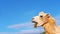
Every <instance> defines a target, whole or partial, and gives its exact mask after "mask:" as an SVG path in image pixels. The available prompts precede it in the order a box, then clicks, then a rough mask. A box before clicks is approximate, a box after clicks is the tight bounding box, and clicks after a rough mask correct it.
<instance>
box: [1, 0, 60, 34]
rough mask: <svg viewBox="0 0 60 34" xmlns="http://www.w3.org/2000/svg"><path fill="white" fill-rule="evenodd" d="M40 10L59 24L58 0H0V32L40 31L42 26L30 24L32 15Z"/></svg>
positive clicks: (4, 33)
mask: <svg viewBox="0 0 60 34" xmlns="http://www.w3.org/2000/svg"><path fill="white" fill-rule="evenodd" d="M40 11H44V12H46V13H50V14H51V15H52V16H53V17H54V18H55V19H56V21H57V25H59V24H60V23H59V20H60V0H0V34H9V33H10V34H12V33H13V34H14V33H16V32H17V33H16V34H19V33H21V32H22V33H24V32H25V31H27V32H28V31H29V32H31V31H34V30H36V31H35V32H37V31H39V30H40V31H39V32H41V31H42V30H43V29H42V27H41V28H37V29H35V28H33V26H32V25H31V19H32V17H34V16H36V15H38V13H39V12H40ZM11 32H12V33H11ZM31 34H32V33H31ZM38 34H39V33H38Z"/></svg>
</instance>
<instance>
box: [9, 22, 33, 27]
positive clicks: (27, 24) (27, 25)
mask: <svg viewBox="0 0 60 34" xmlns="http://www.w3.org/2000/svg"><path fill="white" fill-rule="evenodd" d="M23 27H29V28H30V27H31V28H32V27H33V23H31V22H27V23H22V24H14V25H10V26H8V28H23Z"/></svg>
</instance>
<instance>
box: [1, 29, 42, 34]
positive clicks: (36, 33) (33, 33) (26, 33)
mask: <svg viewBox="0 0 60 34" xmlns="http://www.w3.org/2000/svg"><path fill="white" fill-rule="evenodd" d="M40 33H41V32H40V31H39V30H38V29H32V30H22V31H20V32H0V34H40Z"/></svg>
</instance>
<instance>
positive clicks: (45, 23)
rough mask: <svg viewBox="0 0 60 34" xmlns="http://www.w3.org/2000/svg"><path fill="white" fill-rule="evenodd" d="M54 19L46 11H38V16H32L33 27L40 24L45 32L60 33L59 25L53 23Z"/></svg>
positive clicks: (50, 33) (48, 33)
mask: <svg viewBox="0 0 60 34" xmlns="http://www.w3.org/2000/svg"><path fill="white" fill-rule="evenodd" d="M55 21H56V20H55V19H54V18H53V17H52V16H51V15H50V14H47V13H44V12H40V13H39V15H38V16H35V17H33V18H32V22H33V23H34V28H37V27H40V26H42V27H43V28H44V31H45V33H46V34H60V27H58V26H57V25H56V23H55Z"/></svg>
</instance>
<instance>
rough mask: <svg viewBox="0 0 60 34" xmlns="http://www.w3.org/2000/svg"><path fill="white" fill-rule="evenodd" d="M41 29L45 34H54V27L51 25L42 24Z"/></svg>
mask: <svg viewBox="0 0 60 34" xmlns="http://www.w3.org/2000/svg"><path fill="white" fill-rule="evenodd" d="M43 27H44V30H45V32H46V33H48V34H54V30H55V25H51V24H49V23H47V24H44V25H43Z"/></svg>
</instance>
